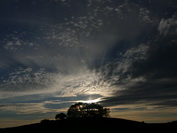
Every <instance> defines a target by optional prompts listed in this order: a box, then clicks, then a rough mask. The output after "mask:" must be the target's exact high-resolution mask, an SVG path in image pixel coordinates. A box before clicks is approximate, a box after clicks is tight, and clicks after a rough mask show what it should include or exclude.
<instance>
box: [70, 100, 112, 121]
mask: <svg viewBox="0 0 177 133" xmlns="http://www.w3.org/2000/svg"><path fill="white" fill-rule="evenodd" d="M109 113H110V110H109V109H107V108H103V107H102V106H101V105H99V104H97V103H91V104H88V103H76V104H74V105H71V107H70V108H69V109H68V112H67V115H68V117H69V118H77V117H109Z"/></svg>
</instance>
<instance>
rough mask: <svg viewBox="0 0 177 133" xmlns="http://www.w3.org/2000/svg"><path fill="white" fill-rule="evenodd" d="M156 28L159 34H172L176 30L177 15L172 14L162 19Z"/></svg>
mask: <svg viewBox="0 0 177 133" xmlns="http://www.w3.org/2000/svg"><path fill="white" fill-rule="evenodd" d="M158 30H159V32H160V34H161V35H164V36H166V35H169V34H170V35H173V34H176V30H177V15H176V14H174V15H173V16H172V18H167V19H164V18H163V19H162V20H161V22H160V24H159V27H158Z"/></svg>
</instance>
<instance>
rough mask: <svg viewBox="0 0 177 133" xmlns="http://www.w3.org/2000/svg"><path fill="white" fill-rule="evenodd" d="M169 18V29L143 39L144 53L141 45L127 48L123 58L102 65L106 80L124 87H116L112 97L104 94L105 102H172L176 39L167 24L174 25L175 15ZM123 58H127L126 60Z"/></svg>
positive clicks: (170, 103) (176, 56)
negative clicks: (117, 61) (116, 89)
mask: <svg viewBox="0 0 177 133" xmlns="http://www.w3.org/2000/svg"><path fill="white" fill-rule="evenodd" d="M175 14H176V13H175ZM169 19H172V23H170V24H169V26H168V27H169V30H168V33H167V34H166V35H165V36H164V35H160V34H159V33H157V34H156V36H154V38H152V39H151V40H149V41H148V42H147V43H145V44H144V46H147V49H144V50H145V51H144V52H145V53H144V55H143V49H140V48H135V49H134V50H133V49H132V50H131V49H130V50H127V52H125V53H124V59H122V60H121V61H119V63H110V65H108V66H107V67H104V68H103V69H102V71H103V72H102V73H103V75H104V76H103V77H104V78H105V79H106V80H108V81H109V82H111V83H112V85H113V86H114V85H115V86H117V87H122V88H123V90H118V91H117V93H116V94H115V95H114V96H113V97H110V98H106V100H105V101H104V103H107V105H109V104H110V105H112V104H113V105H116V104H136V103H139V102H144V103H147V104H149V103H154V105H164V106H175V101H176V99H177V97H176V94H177V91H176V86H177V84H176V80H177V71H176V67H177V66H176V64H177V61H176V58H177V54H176V51H177V47H176V43H177V40H176V37H175V36H176V32H174V28H170V27H171V26H173V27H174V22H175V21H176V19H175V18H174V17H172V18H169ZM165 26H166V25H164V27H165ZM175 29H176V28H175ZM138 49H139V50H138ZM128 51H129V52H128ZM128 53H129V54H128ZM129 56H131V57H130V58H129ZM137 57H139V58H137ZM141 57H142V58H141ZM126 60H128V61H127V63H126ZM120 64H121V65H122V66H123V68H121V66H120ZM125 67H128V68H127V69H126V68H125ZM120 68H121V69H120ZM113 77H114V78H113ZM115 77H118V78H117V79H116V78H115ZM112 79H116V80H112Z"/></svg>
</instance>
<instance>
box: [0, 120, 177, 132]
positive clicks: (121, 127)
mask: <svg viewBox="0 0 177 133" xmlns="http://www.w3.org/2000/svg"><path fill="white" fill-rule="evenodd" d="M36 131H40V132H52V131H54V132H56V131H57V132H60V131H66V132H67V131H73V132H88V131H89V132H98V131H109V132H110V131H114V132H120V131H132V132H150V131H157V132H160V131H163V132H164V131H167V132H169V131H173V132H175V131H177V122H171V123H163V124H147V123H143V122H137V121H131V120H125V119H117V118H75V119H65V120H58V121H54V120H43V121H41V123H36V124H31V125H24V126H19V127H13V128H6V129H1V130H0V132H1V133H7V132H8V133H11V132H36Z"/></svg>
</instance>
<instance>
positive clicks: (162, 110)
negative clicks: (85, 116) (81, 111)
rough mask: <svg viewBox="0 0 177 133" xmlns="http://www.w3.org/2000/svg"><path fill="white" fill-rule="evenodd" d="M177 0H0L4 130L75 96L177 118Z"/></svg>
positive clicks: (45, 115) (59, 108) (126, 114)
mask: <svg viewBox="0 0 177 133" xmlns="http://www.w3.org/2000/svg"><path fill="white" fill-rule="evenodd" d="M176 36H177V1H176V0H0V128H3V127H12V126H18V125H24V124H29V123H35V122H40V120H42V119H54V117H55V115H56V114H57V113H60V112H65V113H66V112H67V109H68V108H69V107H70V106H71V105H72V104H74V103H76V102H98V103H99V104H101V105H102V106H104V107H107V108H110V109H111V113H110V115H111V117H115V118H124V119H130V120H136V121H145V122H169V121H174V120H177V60H176V59H177V52H176V51H177V38H176Z"/></svg>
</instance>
